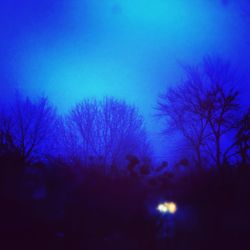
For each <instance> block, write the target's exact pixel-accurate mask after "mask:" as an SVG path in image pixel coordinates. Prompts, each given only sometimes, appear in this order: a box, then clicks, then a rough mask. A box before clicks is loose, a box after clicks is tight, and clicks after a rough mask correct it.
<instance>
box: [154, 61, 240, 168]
mask: <svg viewBox="0 0 250 250" xmlns="http://www.w3.org/2000/svg"><path fill="white" fill-rule="evenodd" d="M184 69H185V73H186V79H185V80H184V81H183V82H182V84H181V85H178V86H175V87H173V88H170V89H169V90H168V91H167V93H166V94H164V95H162V96H161V97H160V99H159V101H158V110H159V114H160V116H162V117H164V118H166V119H167V120H166V121H167V122H168V128H171V129H175V130H177V131H180V132H181V133H182V135H183V136H184V137H185V138H186V139H187V140H188V141H189V142H190V143H191V145H192V147H193V149H194V151H195V155H196V157H195V159H196V163H197V164H198V165H199V166H201V165H202V161H201V159H202V152H204V151H209V152H210V156H211V157H212V158H213V159H214V160H215V162H216V165H217V167H218V168H220V167H221V166H222V158H223V155H224V153H225V152H224V151H223V150H222V145H221V144H222V141H223V137H224V136H225V135H227V134H229V133H230V132H231V131H232V130H233V129H234V123H235V118H236V115H237V110H238V108H239V104H238V99H237V98H238V92H237V91H235V90H234V89H233V88H232V87H230V86H233V85H234V84H235V83H236V81H237V78H236V77H235V73H234V71H233V70H232V68H231V66H230V64H229V63H227V62H225V61H223V60H222V59H219V58H211V57H207V58H204V60H203V63H202V64H201V65H198V66H197V67H190V66H188V67H185V68H184ZM172 131H173V130H172ZM225 151H226V150H225ZM207 158H208V157H207Z"/></svg>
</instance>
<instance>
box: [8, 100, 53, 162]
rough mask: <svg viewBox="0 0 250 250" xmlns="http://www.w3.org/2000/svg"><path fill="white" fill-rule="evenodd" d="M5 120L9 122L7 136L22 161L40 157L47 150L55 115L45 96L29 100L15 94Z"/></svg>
mask: <svg viewBox="0 0 250 250" xmlns="http://www.w3.org/2000/svg"><path fill="white" fill-rule="evenodd" d="M5 120H8V122H9V129H8V133H9V136H11V140H12V142H13V143H14V145H15V146H16V148H17V149H18V151H19V153H20V155H21V157H22V159H23V160H24V161H29V160H32V159H33V158H34V157H41V156H42V154H43V153H44V152H45V151H48V150H49V149H48V146H49V139H50V138H51V136H52V135H53V129H54V128H55V122H56V115H55V109H54V108H53V107H52V106H51V105H50V104H49V102H48V100H47V98H44V97H41V98H39V99H38V100H36V101H31V100H30V99H29V98H26V99H22V98H21V97H20V96H17V97H16V100H15V103H14V105H13V106H12V108H11V109H10V110H9V112H8V113H6V118H5Z"/></svg>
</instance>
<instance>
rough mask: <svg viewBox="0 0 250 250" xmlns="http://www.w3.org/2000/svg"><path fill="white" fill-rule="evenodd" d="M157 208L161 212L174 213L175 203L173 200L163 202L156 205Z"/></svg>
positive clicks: (175, 209)
mask: <svg viewBox="0 0 250 250" xmlns="http://www.w3.org/2000/svg"><path fill="white" fill-rule="evenodd" d="M157 210H158V211H159V212H160V213H162V214H166V213H169V214H175V213H176V211H177V205H176V204H175V203H174V202H164V203H160V204H159V205H158V206H157Z"/></svg>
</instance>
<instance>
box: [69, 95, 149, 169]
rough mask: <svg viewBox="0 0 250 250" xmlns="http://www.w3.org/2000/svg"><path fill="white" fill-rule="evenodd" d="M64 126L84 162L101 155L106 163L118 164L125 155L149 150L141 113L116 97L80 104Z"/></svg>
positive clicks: (86, 101) (73, 110)
mask: <svg viewBox="0 0 250 250" xmlns="http://www.w3.org/2000/svg"><path fill="white" fill-rule="evenodd" d="M65 126H66V129H67V131H68V132H67V133H66V134H67V135H68V136H69V133H71V135H70V138H74V139H73V140H74V141H75V143H74V145H76V147H75V149H76V151H77V154H78V153H80V155H81V157H83V158H84V161H85V164H86V163H88V159H89V158H90V157H99V158H101V159H102V161H103V164H104V165H105V164H106V165H107V164H109V165H116V164H119V163H120V161H121V160H123V159H125V156H126V154H131V153H135V154H143V153H146V152H147V146H148V142H147V139H146V132H145V126H144V122H143V118H142V116H141V115H139V113H138V111H137V110H136V109H135V108H134V107H133V106H130V105H128V104H126V103H125V102H123V101H119V100H116V99H114V98H105V99H103V100H102V101H97V100H85V101H83V102H81V103H79V104H77V105H76V106H75V107H74V108H73V109H72V111H71V113H70V115H69V116H68V117H66V119H65ZM70 138H69V139H70Z"/></svg>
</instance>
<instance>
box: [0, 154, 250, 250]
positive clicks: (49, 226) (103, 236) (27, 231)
mask: <svg viewBox="0 0 250 250" xmlns="http://www.w3.org/2000/svg"><path fill="white" fill-rule="evenodd" d="M0 161H1V190H0V191H1V194H0V195H1V214H0V217H1V218H0V221H1V224H0V230H1V249H19V248H21V249H53V250H55V249H75V250H77V249H100V248H102V249H248V248H247V245H249V232H250V215H249V211H250V192H249V190H250V182H249V180H250V171H249V170H250V168H249V166H241V167H240V166H238V167H237V168H236V167H235V166H234V167H232V166H228V168H225V169H224V170H222V171H220V172H218V171H216V170H210V171H204V172H199V174H197V173H192V172H189V171H186V172H185V174H180V173H176V174H172V173H170V172H167V171H166V172H165V174H161V175H158V174H157V173H156V172H154V173H152V172H151V173H147V174H146V175H145V173H144V172H143V171H141V170H142V169H141V165H140V163H138V164H137V165H136V166H135V167H134V168H133V170H131V166H130V164H131V162H129V161H128V167H129V169H130V170H129V169H128V170H127V172H126V174H124V175H112V174H109V175H104V174H103V172H102V171H100V169H99V168H98V167H97V166H90V167H89V168H84V167H83V166H79V165H78V166H77V165H75V166H67V165H64V164H62V162H60V161H56V162H53V165H51V164H50V165H45V164H40V163H36V164H30V165H27V164H24V163H22V160H21V158H20V156H19V155H18V154H15V153H12V154H10V153H6V154H4V155H3V154H2V155H1V158H0ZM183 167H186V168H187V167H188V166H183ZM151 171H153V170H151ZM155 171H156V170H155ZM135 172H136V173H137V174H135ZM177 172H178V171H177ZM152 174H153V175H152ZM164 200H172V201H175V202H176V203H177V205H178V210H177V212H176V213H175V214H173V215H162V214H160V213H159V211H157V209H156V207H157V205H158V203H159V202H161V201H164Z"/></svg>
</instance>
